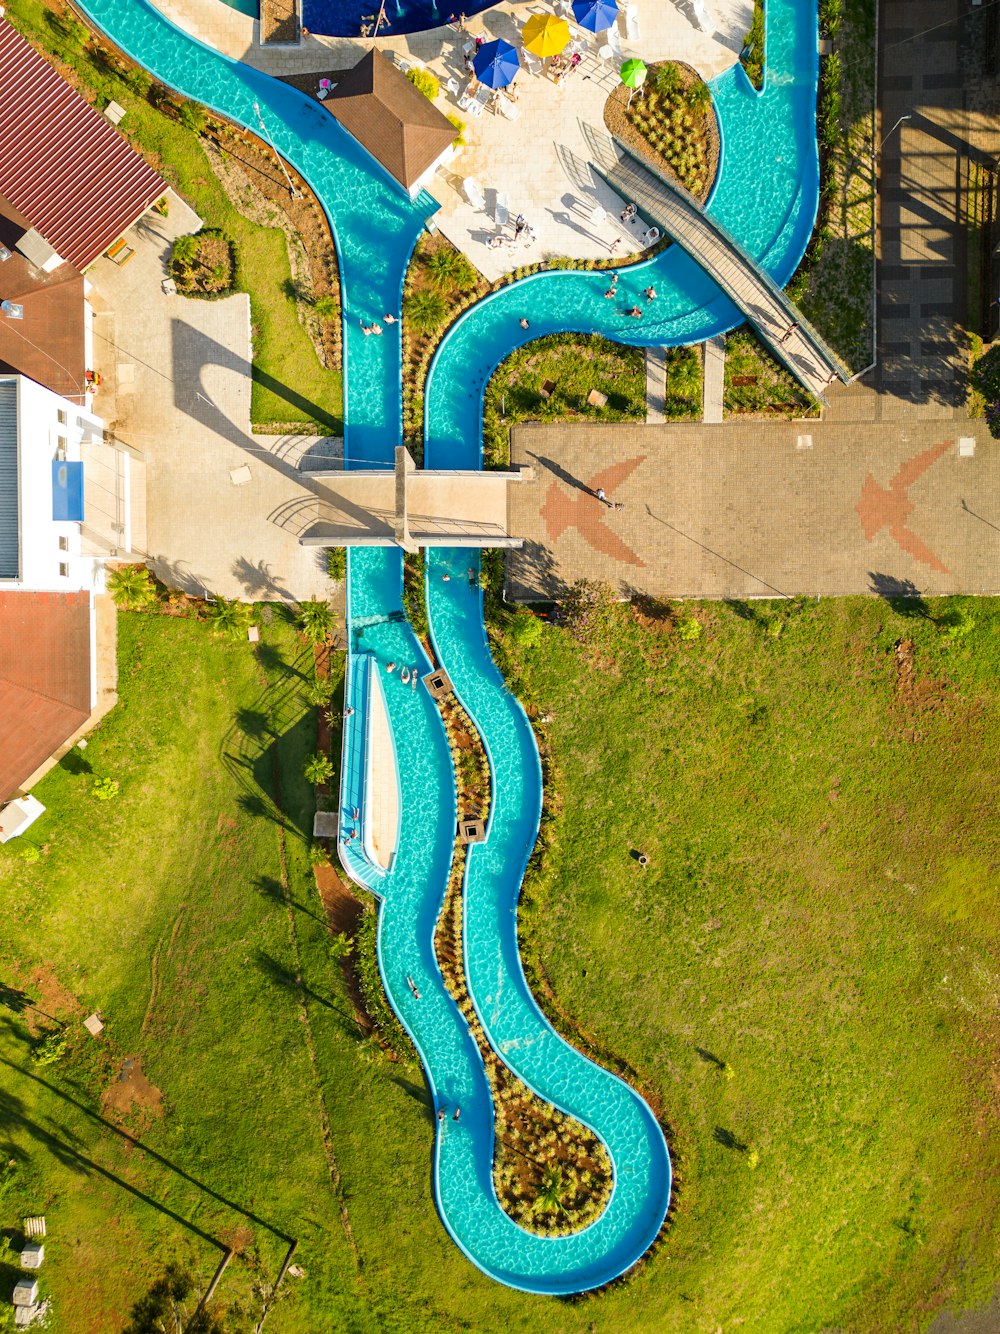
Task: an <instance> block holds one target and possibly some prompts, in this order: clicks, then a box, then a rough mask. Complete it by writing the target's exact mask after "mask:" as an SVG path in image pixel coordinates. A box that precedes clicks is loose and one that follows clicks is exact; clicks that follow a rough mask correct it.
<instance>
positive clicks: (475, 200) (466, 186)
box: [462, 176, 486, 209]
mask: <svg viewBox="0 0 1000 1334" xmlns="http://www.w3.org/2000/svg"><path fill="white" fill-rule="evenodd" d="M462 189H463V190H464V191H465V197H466V199H467V200H468V201H469V203H470V204H471V205H472V207H473V208H474V209H484V208H485V207H486V200H485V199H484V198H483V192H482V190H480V188H479V182H478V181H476V180H474V179H473V178H472V177H471V176H466V178H465V180H464V181H463V182H462Z"/></svg>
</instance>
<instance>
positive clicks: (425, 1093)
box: [389, 1075, 436, 1125]
mask: <svg viewBox="0 0 1000 1334" xmlns="http://www.w3.org/2000/svg"><path fill="white" fill-rule="evenodd" d="M389 1078H390V1079H391V1080H392V1082H393V1083H394V1084H396V1085H398V1087H399V1088H401V1089H402V1090H403V1092H404V1093H406V1094H408V1095H409V1097H411V1098H412V1099H413V1101H414V1102H418V1103H419V1104H420V1106H421V1107H422V1108H423V1111H424V1119H425V1120H426V1121H428V1122H429V1123H430V1124H431V1125H434V1123H435V1121H436V1117H435V1115H434V1099H433V1098H432V1097H431V1094H430V1090H429V1089H428V1088H427V1087H426V1085H424V1084H415V1083H414V1082H413V1080H412V1079H404V1078H403V1076H402V1075H390V1076H389Z"/></svg>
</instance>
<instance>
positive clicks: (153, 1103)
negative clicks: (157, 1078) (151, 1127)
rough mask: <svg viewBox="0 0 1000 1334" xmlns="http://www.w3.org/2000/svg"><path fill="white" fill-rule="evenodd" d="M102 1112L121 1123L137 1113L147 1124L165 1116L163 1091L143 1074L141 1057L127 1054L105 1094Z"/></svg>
mask: <svg viewBox="0 0 1000 1334" xmlns="http://www.w3.org/2000/svg"><path fill="white" fill-rule="evenodd" d="M101 1112H102V1113H103V1115H105V1116H108V1117H110V1119H111V1120H112V1121H115V1122H116V1123H118V1124H121V1123H122V1122H124V1121H126V1120H131V1119H133V1114H134V1113H136V1112H138V1114H139V1119H140V1120H142V1121H144V1122H146V1123H147V1124H148V1123H150V1122H152V1121H156V1120H158V1119H159V1118H160V1117H161V1116H162V1115H163V1094H162V1093H161V1092H160V1090H159V1089H158V1088H157V1087H156V1085H155V1084H151V1083H150V1082H149V1080H148V1079H147V1078H146V1076H145V1075H144V1074H143V1072H142V1061H141V1060H140V1059H139V1057H137V1056H126V1057H125V1059H124V1060H123V1061H122V1063H121V1066H120V1067H119V1070H118V1073H117V1075H116V1076H115V1079H114V1081H113V1083H111V1084H110V1085H109V1086H108V1087H107V1088H106V1089H105V1090H104V1094H103V1096H102V1097H101Z"/></svg>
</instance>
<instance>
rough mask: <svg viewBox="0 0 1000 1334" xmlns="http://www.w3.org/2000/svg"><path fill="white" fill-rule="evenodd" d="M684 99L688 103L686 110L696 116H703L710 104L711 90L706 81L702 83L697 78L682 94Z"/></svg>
mask: <svg viewBox="0 0 1000 1334" xmlns="http://www.w3.org/2000/svg"><path fill="white" fill-rule="evenodd" d="M684 101H685V102H686V103H687V105H688V110H689V111H691V112H693V113H694V115H696V116H704V115H705V113H706V112H707V111H708V109H709V107H710V106H711V105H712V92H711V89H710V88H709V86H708V84H707V83H702V81H701V79H698V81H697V82H696V83H693V84H692V85H691V87H690V88H689V89H688V90H687V92H686V93H685V94H684Z"/></svg>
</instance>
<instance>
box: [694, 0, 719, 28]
mask: <svg viewBox="0 0 1000 1334" xmlns="http://www.w3.org/2000/svg"><path fill="white" fill-rule="evenodd" d="M691 8H692V9H693V10H694V21H695V23H696V24H697V25H698V27H699V28H700V29H701V31H702V32H709V33H711V32H715V20H714V19H713V18H712V16H711V14H710V13H709V12H708V10H707V9H706V8H705V5H704V3H703V0H691Z"/></svg>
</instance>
